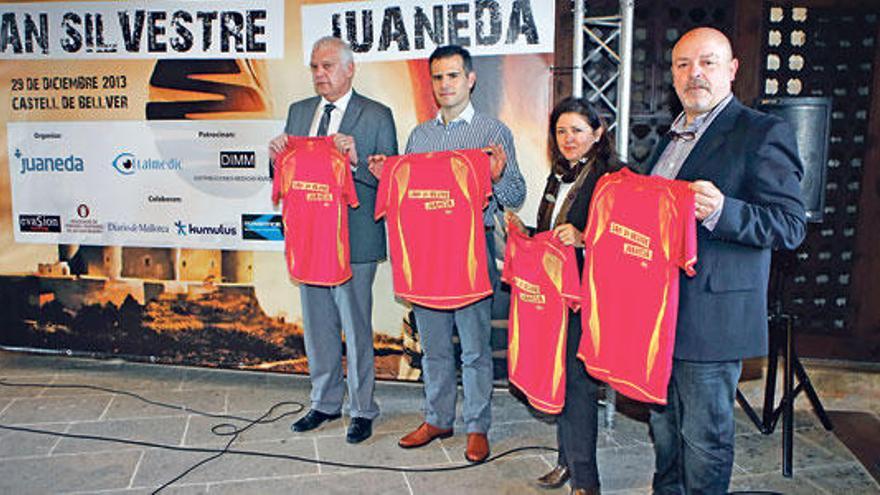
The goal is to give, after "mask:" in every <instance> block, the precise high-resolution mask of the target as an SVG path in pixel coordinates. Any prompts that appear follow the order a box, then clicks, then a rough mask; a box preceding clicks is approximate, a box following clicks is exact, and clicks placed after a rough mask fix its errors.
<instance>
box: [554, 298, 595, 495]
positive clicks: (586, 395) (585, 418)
mask: <svg viewBox="0 0 880 495" xmlns="http://www.w3.org/2000/svg"><path fill="white" fill-rule="evenodd" d="M568 318H569V321H568V335H567V338H566V350H565V406H564V407H563V408H562V413H561V414H560V415H559V416H558V418H557V419H556V440H557V442H558V443H559V459H558V461H557V463H558V464H559V465H560V466H567V467H568V469H569V471H570V472H571V482H570V484H571V487H572V488H587V489H589V488H595V487H598V486H599V467H598V465H597V464H596V435H597V434H598V416H599V404H598V402H597V400H598V398H597V390H598V384H597V383H596V381H595V380H594V379H593V378H592V377H591V376H590V375H588V374H587V370H586V368H585V367H584V363H583V362H582V361H581V360H580V359H578V357H577V350H578V344H579V343H580V341H581V315H580V313H575V312H573V311H570V310H569V312H568Z"/></svg>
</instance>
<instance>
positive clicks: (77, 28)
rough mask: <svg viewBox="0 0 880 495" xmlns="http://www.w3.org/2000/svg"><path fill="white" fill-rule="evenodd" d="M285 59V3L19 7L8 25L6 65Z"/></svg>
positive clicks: (6, 11) (3, 24) (0, 41)
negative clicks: (59, 61)
mask: <svg viewBox="0 0 880 495" xmlns="http://www.w3.org/2000/svg"><path fill="white" fill-rule="evenodd" d="M283 56H284V1H283V0H220V1H213V0H209V1H184V2H181V1H176V2H174V1H169V0H158V1H150V2H57V3H16V4H6V5H3V15H2V17H0V60H25V59H32V60H49V59H99V60H110V59H125V58H159V57H161V58H239V57H247V58H281V57H283ZM28 89H35V88H32V87H28Z"/></svg>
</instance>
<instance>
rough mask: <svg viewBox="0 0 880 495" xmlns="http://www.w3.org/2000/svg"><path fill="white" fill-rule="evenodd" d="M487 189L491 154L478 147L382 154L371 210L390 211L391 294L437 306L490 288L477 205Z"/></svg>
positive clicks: (463, 301) (456, 303) (474, 297)
mask: <svg viewBox="0 0 880 495" xmlns="http://www.w3.org/2000/svg"><path fill="white" fill-rule="evenodd" d="M491 195H492V180H491V177H490V173H489V157H488V156H487V155H486V154H485V153H484V152H483V151H481V150H476V149H475V150H458V151H443V152H436V153H413V154H409V155H400V156H393V157H390V158H388V159H387V161H386V162H385V168H384V170H383V171H382V178H381V180H380V181H379V191H378V193H377V195H376V212H375V213H376V218H377V219H378V218H381V217H382V216H386V217H387V218H386V225H387V226H388V244H389V250H390V254H391V268H392V273H393V277H394V292H395V294H397V295H398V296H399V297H401V298H403V299H406V300H407V301H410V302H412V303H414V304H419V305H421V306H427V307H430V308H437V309H455V308H460V307H462V306H466V305H468V304H471V303H473V302H476V301H478V300H480V299H482V298H484V297H486V296H488V295H490V294H492V287H491V285H490V284H489V274H488V267H487V265H486V235H485V232H484V227H483V213H482V211H483V209H484V208H485V207H486V205H487V204H488V200H489V199H488V198H489V196H491Z"/></svg>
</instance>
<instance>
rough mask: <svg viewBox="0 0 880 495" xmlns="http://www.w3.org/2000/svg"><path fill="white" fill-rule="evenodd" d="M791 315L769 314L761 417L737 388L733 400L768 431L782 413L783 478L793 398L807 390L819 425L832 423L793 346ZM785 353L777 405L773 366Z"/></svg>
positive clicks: (789, 453)
mask: <svg viewBox="0 0 880 495" xmlns="http://www.w3.org/2000/svg"><path fill="white" fill-rule="evenodd" d="M792 320H793V318H792V317H791V315H787V314H775V315H772V316H771V317H770V349H769V353H768V355H767V381H766V383H765V386H764V410H763V417H761V418H759V417H758V414H757V413H756V412H755V410H754V408H752V406H751V404H749V402H748V400H746V397H745V396H744V395H743V394H742V392H740V390H739V388H737V389H736V401H737V402H738V403H739V405H740V407H742V408H743V411H745V413H746V415H747V416H748V417H749V419H750V420H751V421H752V423H754V424H755V426H756V427H758V430H759V431H760V432H761V433H763V434H765V435H769V434H771V433H773V431H774V430H775V429H776V424H777V423H778V422H779V418H780V416H781V417H782V475H783V476H784V477H786V478H791V477H792V458H793V446H794V400H795V399H796V398H797V395H798V394H799V393H801V392H805V393H806V394H807V398H808V399H809V400H810V405H812V406H813V412H814V413H815V414H816V416H817V417H818V418H819V421H820V422H821V423H822V426H823V427H824V428H825V429H826V430H829V431H830V430H832V429H833V428H834V425H832V424H831V419H830V418H829V417H828V413H826V412H825V408H824V407H823V406H822V402H821V401H820V400H819V396H818V395H817V394H816V389H815V388H813V384H812V383H811V382H810V377H809V376H807V372H806V370H805V369H804V367H803V365H802V364H801V361H800V359H798V357H797V354H796V353H795V350H794V335H793V332H792ZM781 353H782V354H783V355H784V359H785V368H784V371H783V375H782V390H783V392H782V398H781V399H780V404H779V406H778V407H777V406H775V400H776V397H775V396H776V370H777V367H778V365H779V354H781ZM795 376H797V380H798V385H797V386H796V387H795V386H794V379H795Z"/></svg>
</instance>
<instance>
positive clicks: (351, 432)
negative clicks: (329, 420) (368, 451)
mask: <svg viewBox="0 0 880 495" xmlns="http://www.w3.org/2000/svg"><path fill="white" fill-rule="evenodd" d="M372 434H373V420H372V419H367V418H351V424H350V425H348V433H347V434H346V435H345V441H346V442H348V443H361V442H363V441H364V440H366V439H368V438H370V435H372Z"/></svg>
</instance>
